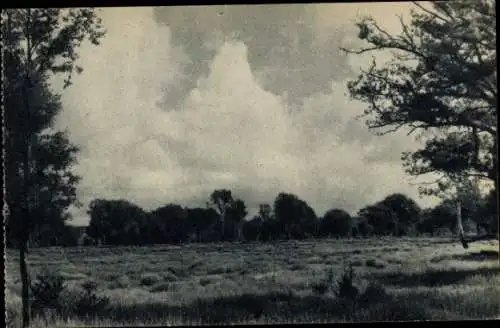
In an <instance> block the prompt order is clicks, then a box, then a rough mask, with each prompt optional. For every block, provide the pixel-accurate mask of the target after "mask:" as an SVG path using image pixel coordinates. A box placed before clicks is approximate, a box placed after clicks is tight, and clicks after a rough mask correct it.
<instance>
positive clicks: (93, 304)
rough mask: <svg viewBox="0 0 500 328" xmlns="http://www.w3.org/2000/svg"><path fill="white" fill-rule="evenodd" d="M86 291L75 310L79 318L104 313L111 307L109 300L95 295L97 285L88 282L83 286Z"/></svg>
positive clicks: (93, 282)
mask: <svg viewBox="0 0 500 328" xmlns="http://www.w3.org/2000/svg"><path fill="white" fill-rule="evenodd" d="M82 288H83V290H84V292H83V294H81V295H80V297H79V299H78V300H77V302H76V306H75V310H76V314H77V315H78V316H83V317H89V316H90V315H95V314H97V313H98V312H100V311H104V310H105V309H106V308H107V307H108V305H109V298H107V297H99V296H97V295H96V294H95V290H96V289H97V283H96V282H95V281H92V280H88V281H86V282H84V283H83V284H82Z"/></svg>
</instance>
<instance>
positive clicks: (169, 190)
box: [54, 3, 435, 224]
mask: <svg viewBox="0 0 500 328" xmlns="http://www.w3.org/2000/svg"><path fill="white" fill-rule="evenodd" d="M408 10H409V5H407V4H406V3H363V4H355V3H351V4H340V3H337V4H334V3H332V4H293V5H245V6H211V7H207V6H199V7H161V8H138V7H132V8H106V9H102V10H101V11H100V13H99V15H100V16H101V17H102V19H103V23H104V25H105V27H106V29H107V35H106V37H105V38H104V39H103V41H102V44H101V46H99V47H94V46H90V45H84V46H83V47H82V48H81V49H80V51H79V52H80V55H81V60H80V64H81V65H82V66H83V68H84V72H83V73H82V74H81V75H79V76H77V77H76V78H75V80H74V84H73V85H72V87H71V88H69V89H68V90H65V91H64V93H63V97H62V99H63V105H64V110H63V112H62V113H61V115H60V116H59V119H58V122H57V126H58V127H59V128H64V129H68V130H69V132H70V136H71V140H72V141H73V142H74V143H76V144H77V145H79V146H80V147H81V153H80V156H79V163H78V165H76V166H75V168H74V170H75V172H77V173H78V174H79V175H81V176H82V181H81V183H80V185H79V187H78V197H79V199H80V201H81V202H82V203H83V204H84V206H83V208H82V209H80V210H74V211H73V215H74V221H73V223H74V224H86V223H87V222H88V220H89V219H88V217H87V215H86V214H85V211H86V210H87V206H88V203H89V202H90V201H91V200H92V199H94V198H106V199H127V200H129V201H132V202H134V203H136V204H138V205H140V206H142V207H143V208H144V209H146V210H152V209H154V208H156V207H158V206H161V205H164V204H167V203H179V204H181V205H184V206H193V207H194V206H204V205H205V203H206V201H207V200H208V197H209V195H210V193H211V192H212V191H213V190H214V189H219V188H227V189H231V190H232V191H233V194H234V196H235V197H237V198H241V199H242V200H244V201H245V203H246V204H247V206H248V208H249V210H250V213H251V214H253V213H254V212H255V209H256V208H257V207H258V204H259V203H265V202H267V203H272V202H273V200H274V198H275V197H276V196H277V194H278V193H279V192H282V191H284V192H289V193H293V194H295V195H297V196H298V197H299V198H301V199H303V200H305V201H307V202H308V203H309V204H310V205H311V206H312V207H313V209H314V210H315V211H316V214H317V215H323V214H324V212H325V211H326V210H328V209H330V208H333V207H336V208H343V209H345V210H347V211H348V212H350V213H353V214H354V213H355V212H356V211H357V210H358V209H359V208H360V207H362V206H364V205H366V204H368V203H370V202H375V201H378V200H381V199H382V198H383V197H385V196H387V195H388V194H390V193H394V192H402V193H405V194H407V195H409V196H411V197H414V198H415V200H416V201H417V202H418V203H419V204H420V205H421V206H427V205H430V204H434V203H435V200H433V199H429V198H419V196H418V193H417V189H416V187H415V186H413V185H411V184H410V181H411V178H410V177H408V176H407V175H405V174H404V172H403V169H402V165H401V164H402V163H401V160H400V156H401V152H402V151H405V150H411V149H415V147H417V143H416V142H415V141H414V140H413V139H412V138H411V137H407V136H406V135H405V134H404V133H402V134H395V135H391V136H385V137H379V136H375V135H373V133H372V132H370V131H369V130H368V129H367V128H366V127H365V125H364V123H363V121H360V120H356V119H355V116H356V115H358V114H360V113H361V112H362V111H363V110H364V109H365V108H366V104H364V103H359V102H355V101H353V100H351V99H350V98H349V96H348V93H347V89H346V81H347V80H349V79H352V78H355V77H356V75H357V73H358V72H359V69H360V67H366V65H368V64H369V63H370V61H371V57H370V56H362V57H360V56H352V55H346V54H344V53H342V52H341V51H340V49H339V48H340V47H341V46H345V47H356V46H359V45H360V44H359V41H358V39H357V33H358V30H357V29H356V27H355V25H354V22H355V20H356V17H357V15H366V14H370V15H372V16H373V17H374V18H376V19H377V20H379V21H380V22H381V23H382V25H383V26H385V27H386V28H387V29H388V30H390V31H398V26H399V25H398V18H397V16H396V15H398V14H401V15H403V17H408ZM384 58H385V59H387V56H386V55H381V56H379V59H380V60H384ZM54 86H55V88H56V89H57V88H58V83H57V82H55V84H54Z"/></svg>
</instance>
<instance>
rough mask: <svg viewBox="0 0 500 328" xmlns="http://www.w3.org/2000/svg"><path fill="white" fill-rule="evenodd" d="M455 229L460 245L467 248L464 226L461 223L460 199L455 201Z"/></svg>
mask: <svg viewBox="0 0 500 328" xmlns="http://www.w3.org/2000/svg"><path fill="white" fill-rule="evenodd" d="M457 230H458V236H459V238H460V241H461V242H462V246H463V247H464V248H469V245H468V244H467V241H466V240H465V236H464V227H463V225H462V202H460V201H457Z"/></svg>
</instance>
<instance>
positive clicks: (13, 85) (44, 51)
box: [2, 8, 104, 327]
mask: <svg viewBox="0 0 500 328" xmlns="http://www.w3.org/2000/svg"><path fill="white" fill-rule="evenodd" d="M103 35H104V33H103V31H102V29H101V26H100V21H99V19H98V18H97V17H96V15H95V14H94V11H93V10H92V9H83V8H82V9H69V10H66V9H64V10H63V9H62V8H61V9H58V8H53V9H51V8H41V9H30V8H27V9H7V10H4V11H2V60H3V64H4V65H3V68H4V73H3V74H4V76H3V85H2V87H3V88H2V89H3V91H4V105H5V119H6V126H7V131H6V136H5V138H6V139H7V140H6V148H7V154H6V157H7V159H8V160H7V162H8V163H9V165H8V167H7V172H8V173H7V177H8V178H7V181H6V184H7V203H8V205H9V210H10V213H9V219H8V220H9V221H8V223H7V224H8V226H9V228H8V229H9V230H10V233H11V236H12V234H13V235H14V236H15V237H14V239H15V241H16V242H17V244H18V247H19V255H20V262H19V263H20V271H21V280H22V301H23V311H22V312H23V327H28V326H29V321H30V320H29V319H30V315H29V314H30V310H29V288H28V286H29V277H28V268H27V264H26V252H27V248H28V240H29V237H30V233H31V232H32V229H34V228H35V227H36V226H37V225H38V224H39V222H41V221H44V219H45V218H47V217H50V218H56V217H59V218H62V219H64V213H63V212H64V210H65V209H66V208H67V207H68V206H69V204H71V203H74V202H75V195H74V194H75V193H74V186H75V184H76V183H77V181H78V179H77V177H76V176H75V175H73V174H71V173H70V171H69V168H70V165H71V163H72V162H73V161H74V154H75V152H76V148H75V147H74V146H73V145H71V144H70V143H69V142H68V139H67V136H66V135H65V134H64V133H63V132H55V131H50V129H47V128H50V127H51V126H52V122H53V119H54V117H55V116H56V115H57V113H58V112H59V111H60V110H61V107H60V103H59V99H58V98H57V97H56V96H55V95H54V94H53V92H52V91H50V90H49V88H48V84H47V80H48V78H49V76H50V75H51V74H56V75H57V74H59V75H63V76H65V87H67V86H69V84H70V83H71V77H72V73H73V72H74V71H77V72H81V70H82V69H81V68H80V67H79V66H77V65H75V61H76V60H77V58H78V54H77V52H76V49H77V48H78V46H79V45H80V44H81V42H82V41H84V40H85V39H88V40H90V41H91V42H92V43H94V44H98V40H99V38H100V37H102V36H103ZM45 156H48V157H45ZM41 204H43V206H41ZM45 206H47V208H43V207H45ZM46 212H50V214H47V213H46ZM57 214H60V215H57ZM14 222H15V223H14Z"/></svg>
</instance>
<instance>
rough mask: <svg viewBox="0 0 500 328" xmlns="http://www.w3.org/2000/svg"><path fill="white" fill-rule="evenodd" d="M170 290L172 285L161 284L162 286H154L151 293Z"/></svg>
mask: <svg viewBox="0 0 500 328" xmlns="http://www.w3.org/2000/svg"><path fill="white" fill-rule="evenodd" d="M169 288H170V284H169V283H161V284H158V285H155V286H153V287H152V288H151V289H150V292H152V293H160V292H166V291H168V290H169Z"/></svg>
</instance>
